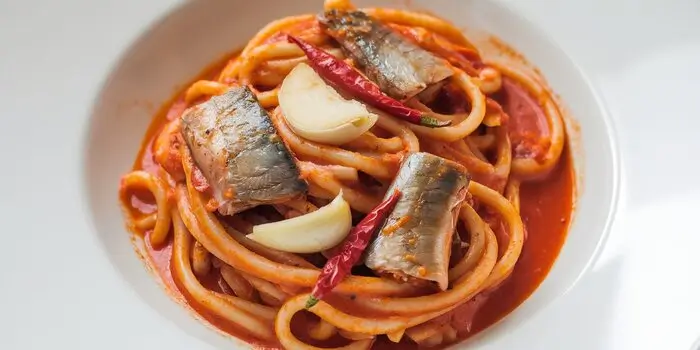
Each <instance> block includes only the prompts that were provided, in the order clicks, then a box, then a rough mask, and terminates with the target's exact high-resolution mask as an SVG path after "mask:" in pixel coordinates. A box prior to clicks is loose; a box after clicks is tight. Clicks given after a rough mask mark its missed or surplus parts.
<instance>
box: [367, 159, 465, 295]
mask: <svg viewBox="0 0 700 350" xmlns="http://www.w3.org/2000/svg"><path fill="white" fill-rule="evenodd" d="M468 185H469V175H468V174H467V171H466V169H465V168H464V167H463V166H461V165H459V164H457V163H454V162H452V161H449V160H446V159H443V158H440V157H438V156H435V155H432V154H429V153H413V154H411V155H410V156H408V157H407V159H406V160H405V161H404V162H403V163H402V165H401V169H400V170H399V173H398V175H397V177H396V179H394V182H393V183H392V184H391V187H390V188H389V191H388V193H389V194H390V193H392V192H393V191H394V189H398V190H400V191H401V193H402V195H401V198H400V199H399V201H398V203H397V204H396V207H395V208H394V210H393V211H392V212H391V214H390V215H389V217H388V218H387V220H386V223H385V224H384V225H383V226H382V228H381V230H380V231H379V232H378V233H377V237H376V238H375V240H374V241H373V242H372V244H371V245H370V247H369V250H368V252H367V255H366V258H365V265H367V267H369V268H371V269H372V270H374V271H376V272H378V273H380V274H383V275H390V276H392V277H394V278H397V279H399V280H402V281H409V282H414V283H415V282H418V283H425V282H432V283H435V284H437V285H438V287H440V289H442V290H445V289H447V284H448V275H447V274H448V268H449V261H450V252H451V244H452V236H453V233H454V231H455V226H456V224H457V216H458V214H459V208H460V207H461V205H462V202H463V201H464V199H465V197H466V194H467V187H468ZM406 217H407V218H406Z"/></svg>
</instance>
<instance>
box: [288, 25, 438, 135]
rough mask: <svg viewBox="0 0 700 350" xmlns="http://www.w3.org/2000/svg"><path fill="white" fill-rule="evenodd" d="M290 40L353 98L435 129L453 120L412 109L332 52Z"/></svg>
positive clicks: (301, 41)
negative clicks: (444, 119)
mask: <svg viewBox="0 0 700 350" xmlns="http://www.w3.org/2000/svg"><path fill="white" fill-rule="evenodd" d="M287 41H289V42H290V43H294V44H296V45H297V46H299V48H301V50H302V51H304V54H306V57H308V59H309V63H310V65H311V67H312V68H313V69H314V70H315V71H316V73H318V75H320V76H321V77H322V78H323V79H324V80H326V81H327V82H329V83H331V84H333V85H334V86H336V87H337V88H339V89H342V90H344V91H345V92H347V93H349V94H351V95H352V96H353V97H355V98H357V99H359V100H361V101H363V102H365V103H367V104H369V105H371V106H373V107H375V108H377V109H379V110H382V111H384V112H386V113H389V114H391V115H393V116H395V117H398V118H401V119H403V120H406V121H408V122H410V123H413V124H418V125H423V126H427V127H431V128H439V127H443V126H448V125H450V124H451V122H449V121H441V120H438V119H436V118H433V117H431V116H428V115H425V114H423V112H421V111H419V110H417V109H413V108H410V107H408V106H406V105H404V104H403V103H401V102H400V101H398V100H395V99H393V98H391V97H389V96H387V95H386V94H385V93H383V92H382V90H381V89H379V86H377V84H375V83H374V82H372V81H371V80H369V79H367V78H365V77H364V76H362V74H360V73H359V72H358V71H356V70H355V69H354V68H353V67H351V66H350V65H348V64H347V63H345V62H343V61H342V60H339V59H337V58H335V56H333V55H331V54H329V53H328V52H326V51H323V50H321V49H319V48H317V47H315V46H313V45H311V44H309V43H308V42H306V41H304V40H302V39H299V38H297V37H294V36H291V35H287Z"/></svg>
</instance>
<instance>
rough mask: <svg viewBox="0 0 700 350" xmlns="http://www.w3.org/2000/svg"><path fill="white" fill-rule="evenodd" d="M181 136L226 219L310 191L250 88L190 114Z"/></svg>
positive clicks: (185, 116)
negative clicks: (226, 216)
mask: <svg viewBox="0 0 700 350" xmlns="http://www.w3.org/2000/svg"><path fill="white" fill-rule="evenodd" d="M182 135H183V137H184V139H185V141H186V143H187V145H188V147H189V148H190V150H191V152H192V156H193V158H194V161H195V163H196V164H197V166H198V167H199V168H200V169H201V170H202V173H203V174H204V176H205V177H206V178H207V180H208V181H209V183H210V185H211V187H212V194H213V196H214V198H215V199H216V200H217V201H218V203H219V212H220V213H221V214H224V215H232V214H235V213H238V212H241V211H243V210H246V209H248V208H252V207H254V206H257V205H261V204H273V203H280V202H285V201H287V200H290V199H294V198H297V197H300V196H303V195H304V194H305V192H306V188H307V185H306V183H305V182H304V181H303V180H301V179H300V177H299V170H298V169H297V166H296V164H295V163H294V159H293V158H292V155H291V154H290V152H289V150H288V149H287V148H286V146H285V145H284V143H283V142H282V140H281V138H280V137H279V135H278V134H277V131H276V130H275V128H274V126H273V125H272V121H271V120H270V116H269V115H268V114H267V112H266V111H265V109H263V108H262V107H261V106H260V104H259V103H258V101H257V99H256V98H255V95H253V92H252V91H250V89H248V88H247V87H236V88H231V89H230V90H228V91H227V92H226V93H225V94H223V95H220V96H214V97H212V98H211V99H210V100H209V101H207V102H204V103H202V104H199V105H196V106H193V107H191V108H189V109H188V110H186V111H185V112H184V113H183V115H182Z"/></svg>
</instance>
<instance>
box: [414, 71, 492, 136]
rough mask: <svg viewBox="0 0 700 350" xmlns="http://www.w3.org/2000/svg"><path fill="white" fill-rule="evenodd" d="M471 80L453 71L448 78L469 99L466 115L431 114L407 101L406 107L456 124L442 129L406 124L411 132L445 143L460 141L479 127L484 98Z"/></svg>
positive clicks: (415, 103)
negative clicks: (469, 106) (469, 105)
mask: <svg viewBox="0 0 700 350" xmlns="http://www.w3.org/2000/svg"><path fill="white" fill-rule="evenodd" d="M472 79H473V78H471V77H470V76H469V75H467V73H465V72H463V71H461V70H455V74H454V75H453V76H452V77H451V78H450V80H451V81H452V82H453V83H454V84H455V85H457V86H459V88H460V89H461V90H462V91H464V93H465V94H466V95H467V97H468V98H469V101H470V103H471V110H470V111H469V113H468V114H466V115H464V114H457V115H453V116H449V115H444V114H439V113H436V112H433V111H432V110H430V109H429V108H427V107H426V106H425V105H423V104H421V103H420V102H418V101H417V100H416V99H412V100H409V101H407V103H406V104H407V105H409V106H411V107H414V108H418V109H419V110H422V111H424V112H425V113H426V114H428V115H430V116H432V117H434V118H437V119H440V120H452V121H453V122H455V123H456V124H455V125H451V126H447V127H443V128H429V127H427V126H422V125H416V124H408V126H409V127H410V128H411V130H413V131H414V132H415V133H416V134H418V135H421V136H425V137H429V138H431V139H435V140H440V141H446V142H454V141H458V140H461V139H463V138H465V137H467V136H469V135H470V134H471V133H472V132H474V130H476V128H478V127H479V125H481V122H482V121H483V120H484V116H485V115H486V97H485V96H484V94H483V93H482V92H481V89H480V88H479V86H478V85H477V84H476V83H475V82H474V81H473V80H472ZM462 118H463V119H462ZM459 119H461V120H459Z"/></svg>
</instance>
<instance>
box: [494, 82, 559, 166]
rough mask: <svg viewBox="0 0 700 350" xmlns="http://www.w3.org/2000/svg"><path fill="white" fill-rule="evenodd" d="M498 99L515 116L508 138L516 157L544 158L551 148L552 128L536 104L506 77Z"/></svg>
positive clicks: (511, 121)
mask: <svg viewBox="0 0 700 350" xmlns="http://www.w3.org/2000/svg"><path fill="white" fill-rule="evenodd" d="M496 99H497V101H498V102H499V103H500V104H501V105H502V106H503V110H504V111H505V112H506V113H508V115H510V116H512V118H511V119H509V121H508V135H509V136H510V141H511V143H512V144H513V156H514V157H517V158H535V159H537V160H541V159H543V158H544V157H545V155H546V153H547V150H548V149H549V146H550V142H549V140H550V138H549V136H550V127H549V123H548V122H547V117H546V116H545V114H544V111H543V110H542V108H541V107H540V106H539V105H538V104H537V101H535V99H533V98H532V97H531V96H530V95H529V94H528V92H527V91H526V90H525V89H524V88H522V87H521V86H520V85H519V84H518V83H517V82H515V81H513V80H512V79H510V78H507V77H503V85H502V88H501V91H500V92H499V93H498V96H497V97H496Z"/></svg>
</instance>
